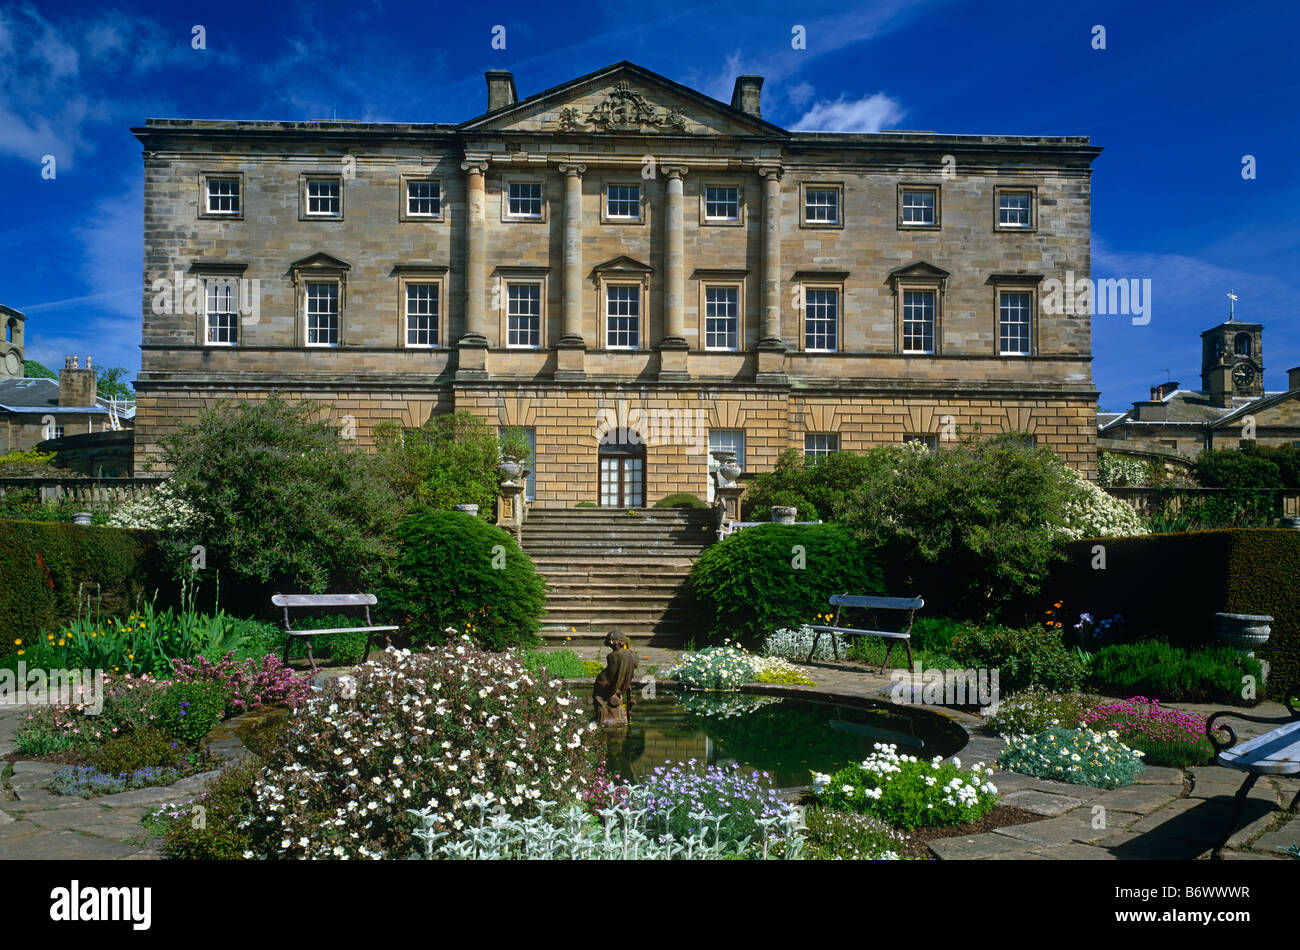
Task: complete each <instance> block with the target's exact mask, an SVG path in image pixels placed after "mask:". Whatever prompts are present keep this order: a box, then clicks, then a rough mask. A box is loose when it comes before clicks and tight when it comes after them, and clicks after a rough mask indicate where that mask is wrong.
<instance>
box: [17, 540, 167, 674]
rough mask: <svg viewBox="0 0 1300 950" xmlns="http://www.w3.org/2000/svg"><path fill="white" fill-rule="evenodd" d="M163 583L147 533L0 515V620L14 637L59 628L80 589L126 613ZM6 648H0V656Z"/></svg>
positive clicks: (104, 606)
mask: <svg viewBox="0 0 1300 950" xmlns="http://www.w3.org/2000/svg"><path fill="white" fill-rule="evenodd" d="M165 584H166V581H165V575H164V572H163V566H162V556H161V553H160V551H159V548H158V541H157V538H156V537H155V536H154V535H153V533H152V532H148V531H130V530H127V529H125V528H107V527H101V526H95V525H92V526H83V525H75V524H69V523H67V522H52V521H2V520H0V617H3V618H4V621H5V631H4V632H5V633H6V634H9V633H12V634H13V635H14V636H16V637H21V636H31V635H33V634H36V633H40V632H52V631H55V630H58V629H59V628H60V627H62V626H63V625H64V624H65V623H67V622H68V621H70V620H73V619H75V618H76V616H77V597H78V591H79V590H80V591H81V594H82V596H83V597H84V596H89V597H90V598H91V604H92V606H93V605H94V603H95V601H96V599H97V598H98V599H99V602H100V609H101V611H102V613H104V614H105V615H119V616H124V615H126V614H128V613H130V612H131V610H132V609H133V608H134V607H135V604H136V601H137V598H138V597H139V596H140V595H142V594H144V595H148V594H152V593H153V591H154V590H156V589H157V588H158V587H160V586H163V585H165ZM3 652H8V651H6V650H0V653H3Z"/></svg>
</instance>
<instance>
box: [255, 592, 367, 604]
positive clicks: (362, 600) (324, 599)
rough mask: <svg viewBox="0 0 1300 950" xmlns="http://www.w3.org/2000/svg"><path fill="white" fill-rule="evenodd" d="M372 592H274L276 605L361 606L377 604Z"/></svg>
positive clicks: (273, 598)
mask: <svg viewBox="0 0 1300 950" xmlns="http://www.w3.org/2000/svg"><path fill="white" fill-rule="evenodd" d="M378 602H379V601H378V600H377V599H376V598H375V595H374V594H276V595H275V596H274V597H272V598H271V603H273V604H275V606H277V607H361V606H371V605H373V604H377V603H378Z"/></svg>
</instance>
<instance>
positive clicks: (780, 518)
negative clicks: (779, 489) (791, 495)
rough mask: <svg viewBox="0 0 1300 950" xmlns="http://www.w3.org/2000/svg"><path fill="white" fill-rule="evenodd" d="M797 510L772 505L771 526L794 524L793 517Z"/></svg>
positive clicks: (785, 506) (788, 506) (787, 506)
mask: <svg viewBox="0 0 1300 950" xmlns="http://www.w3.org/2000/svg"><path fill="white" fill-rule="evenodd" d="M798 511H799V510H798V509H797V508H793V507H791V506H790V505H773V506H772V523H773V524H794V518H795V515H796V514H798Z"/></svg>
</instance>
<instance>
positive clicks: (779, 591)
mask: <svg viewBox="0 0 1300 950" xmlns="http://www.w3.org/2000/svg"><path fill="white" fill-rule="evenodd" d="M800 548H802V551H800V550H799V549H800ZM689 583H690V587H691V592H692V594H693V596H694V598H695V599H696V601H697V603H698V607H699V611H700V622H701V623H702V624H704V625H707V627H708V630H709V633H710V635H711V636H713V637H732V638H740V637H752V638H759V637H766V636H767V635H768V634H770V633H772V632H773V631H774V630H777V629H780V628H781V627H797V626H799V625H800V624H802V623H808V622H809V621H810V620H811V619H812V618H813V616H814V615H815V614H817V613H818V612H819V611H824V610H827V609H829V608H828V604H827V600H828V598H829V597H830V596H831V595H832V594H842V593H846V592H848V593H853V594H880V593H882V592H883V586H884V585H883V581H882V579H881V571H880V565H879V563H878V561H877V558H876V555H875V552H874V550H873V549H872V548H871V546H870V545H868V544H867V543H866V542H864V541H861V540H859V539H858V538H856V537H854V536H853V534H852V532H850V531H849V530H848V529H847V528H845V527H844V526H843V525H837V524H821V525H779V524H764V525H755V526H754V527H751V528H745V529H744V530H743V531H739V532H737V533H736V534H733V535H731V537H729V538H727V539H726V540H724V541H720V542H719V543H717V544H715V545H713V546H712V547H710V548H708V549H707V550H705V552H704V553H703V554H702V555H700V558H699V560H697V561H696V562H695V566H694V567H693V568H692V569H691V576H690V582H689Z"/></svg>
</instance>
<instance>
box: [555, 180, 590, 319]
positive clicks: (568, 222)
mask: <svg viewBox="0 0 1300 950" xmlns="http://www.w3.org/2000/svg"><path fill="white" fill-rule="evenodd" d="M586 170H587V166H586V165H583V164H582V163H581V162H569V163H566V164H562V165H560V172H561V174H563V175H564V336H563V337H562V338H561V339H562V340H563V341H564V342H566V343H571V342H577V343H579V344H582V343H583V339H582V174H583V172H585V171H586Z"/></svg>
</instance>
